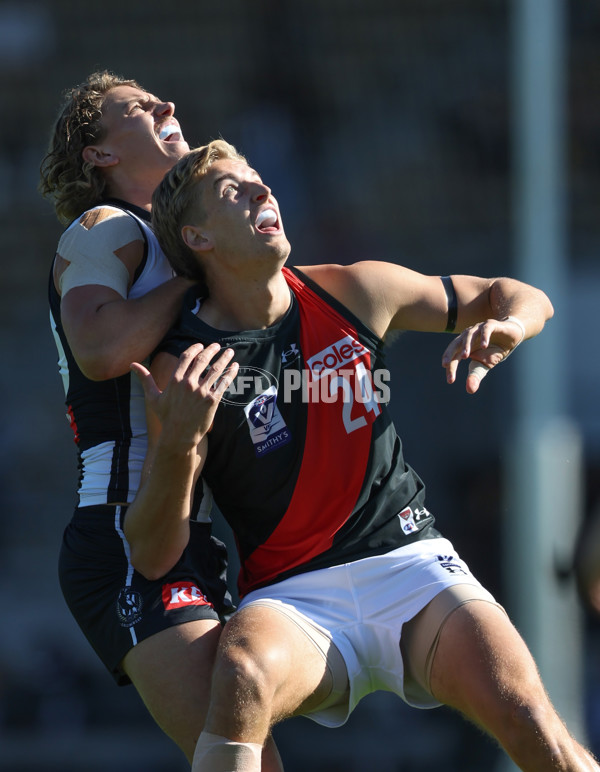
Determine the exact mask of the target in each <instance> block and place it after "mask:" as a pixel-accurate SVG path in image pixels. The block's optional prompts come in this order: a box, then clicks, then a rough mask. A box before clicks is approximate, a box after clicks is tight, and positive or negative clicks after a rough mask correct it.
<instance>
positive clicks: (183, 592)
mask: <svg viewBox="0 0 600 772" xmlns="http://www.w3.org/2000/svg"><path fill="white" fill-rule="evenodd" d="M162 599H163V604H164V607H165V610H166V611H170V610H171V609H175V608H183V607H184V606H212V603H211V602H210V601H209V600H208V598H207V597H206V595H205V594H204V593H203V592H202V591H201V590H200V589H199V588H198V587H196V585H195V584H194V583H193V582H174V583H173V584H165V585H163V588H162Z"/></svg>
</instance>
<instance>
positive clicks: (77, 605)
mask: <svg viewBox="0 0 600 772" xmlns="http://www.w3.org/2000/svg"><path fill="white" fill-rule="evenodd" d="M126 509H127V507H124V506H107V505H100V506H91V507H81V508H79V509H76V510H75V514H74V515H73V519H72V520H71V522H70V523H69V525H68V526H67V527H66V529H65V532H64V536H63V543H62V548H61V551H60V557H59V565H58V570H59V579H60V585H61V589H62V592H63V595H64V597H65V600H66V602H67V605H68V607H69V609H70V610H71V613H72V614H73V616H74V617H75V620H76V621H77V623H78V625H79V626H80V627H81V629H82V631H83V633H84V635H85V637H86V638H87V639H88V641H89V642H90V644H91V645H92V647H93V648H94V650H95V651H96V653H97V654H98V656H99V657H100V659H101V660H102V662H103V663H104V664H105V666H106V667H107V668H108V670H109V671H110V673H111V674H112V675H113V677H114V678H115V680H116V681H117V683H118V684H120V685H122V684H127V683H130V680H129V678H128V677H127V675H126V674H125V673H124V672H123V670H122V668H121V667H120V664H121V661H122V660H123V657H124V656H125V655H126V654H127V652H128V651H129V650H130V649H131V648H132V647H133V646H135V645H136V644H137V643H139V642H140V641H143V640H144V639H145V638H149V637H150V636H151V635H154V634H155V633H158V632H160V631H161V630H165V629H166V628H168V627H173V626H175V625H179V624H182V623H183V622H190V621H193V620H197V619H215V620H219V619H221V620H223V619H225V618H227V616H228V615H230V614H231V613H233V611H234V607H233V603H232V600H231V596H230V594H229V592H228V590H227V583H226V569H227V551H226V549H225V545H224V544H223V543H222V542H220V541H218V540H217V539H215V538H214V537H213V536H211V526H210V524H209V523H199V522H191V523H190V541H189V544H188V546H187V548H186V550H185V552H184V553H183V555H182V557H181V559H180V560H179V561H178V563H177V564H176V565H175V566H174V567H173V569H172V570H171V571H169V573H168V574H166V575H165V576H163V577H162V578H161V579H158V580H156V581H148V580H147V579H145V578H144V577H143V576H142V575H141V574H139V573H138V572H137V571H136V570H135V569H134V568H133V566H132V565H131V562H130V560H129V546H128V544H127V541H126V539H125V536H124V534H123V530H122V525H123V517H124V515H125V512H126Z"/></svg>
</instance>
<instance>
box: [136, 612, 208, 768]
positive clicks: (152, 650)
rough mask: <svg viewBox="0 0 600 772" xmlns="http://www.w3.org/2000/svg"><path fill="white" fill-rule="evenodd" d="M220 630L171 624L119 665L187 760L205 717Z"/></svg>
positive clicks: (204, 623) (201, 624) (195, 623)
mask: <svg viewBox="0 0 600 772" xmlns="http://www.w3.org/2000/svg"><path fill="white" fill-rule="evenodd" d="M221 630H222V626H221V624H220V623H219V622H218V621H216V620H213V619H201V620H196V621H192V622H185V623H183V624H180V625H175V626H174V627H169V628H167V629H165V630H161V631H160V632H159V633H156V634H155V635H152V636H150V637H149V638H146V639H145V640H143V641H141V642H140V643H139V644H138V645H137V646H134V648H133V649H131V650H130V651H129V652H128V653H127V655H126V656H125V658H124V660H123V669H124V670H125V672H126V673H127V675H128V676H129V678H130V679H131V681H132V683H133V684H134V686H135V688H136V689H137V691H138V692H139V694H140V696H141V698H142V700H143V701H144V703H145V705H146V707H147V708H148V710H149V711H150V713H151V714H152V716H153V718H154V719H155V721H156V722H157V723H158V724H159V726H160V727H161V728H162V729H163V730H164V731H165V732H166V733H167V734H168V735H169V736H170V737H171V738H172V739H173V740H174V741H175V742H176V743H177V744H178V745H179V746H180V747H181V748H182V750H183V751H184V752H185V754H186V755H187V756H188V758H190V759H191V757H192V755H193V752H194V747H195V745H196V741H197V739H198V736H199V734H200V732H201V731H202V728H203V725H204V721H205V718H206V711H207V707H208V700H209V695H210V681H211V675H212V668H213V664H214V659H215V654H216V650H217V645H218V641H219V636H220V634H221Z"/></svg>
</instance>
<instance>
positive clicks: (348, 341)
mask: <svg viewBox="0 0 600 772" xmlns="http://www.w3.org/2000/svg"><path fill="white" fill-rule="evenodd" d="M368 353H369V349H368V348H366V347H365V346H363V344H362V343H359V342H358V341H357V340H354V338H353V337H352V336H351V335H346V337H345V338H340V339H339V340H338V341H337V342H336V343H332V344H331V346H328V347H327V348H324V349H323V351H319V353H318V354H315V355H314V356H312V357H311V358H310V359H309V360H308V361H307V365H308V366H309V368H310V371H311V372H312V374H313V375H314V376H315V378H320V377H321V376H323V375H325V373H327V372H328V371H329V372H330V371H331V370H339V369H340V367H342V366H343V365H347V364H349V363H350V362H353V361H354V360H355V359H357V358H358V357H360V356H362V355H363V354H368Z"/></svg>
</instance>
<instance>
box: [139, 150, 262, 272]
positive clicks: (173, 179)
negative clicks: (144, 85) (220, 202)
mask: <svg viewBox="0 0 600 772" xmlns="http://www.w3.org/2000/svg"><path fill="white" fill-rule="evenodd" d="M224 158H225V159H231V160H232V161H242V162H243V163H247V160H246V158H245V157H244V156H243V155H241V154H240V153H238V151H237V150H236V148H235V147H234V146H233V145H230V144H229V143H228V142H225V140H223V139H215V140H213V141H212V142H209V143H208V145H203V146H202V147H198V148H195V149H194V150H190V152H189V153H187V154H186V155H184V156H183V158H181V159H180V160H179V161H178V162H177V163H176V164H175V166H174V167H173V168H172V169H171V170H170V171H168V172H167V174H166V175H165V176H164V177H163V179H162V182H161V183H160V184H159V186H158V187H157V188H156V190H155V191H154V194H153V196H152V229H153V230H154V233H155V234H156V237H157V239H158V241H159V243H160V245H161V247H162V249H163V252H164V253H165V255H166V256H167V257H168V259H169V262H170V263H171V265H172V266H173V269H174V270H175V272H176V273H177V274H179V275H180V276H185V277H187V278H188V279H195V280H196V281H198V282H203V281H204V276H203V272H202V268H201V266H200V264H199V262H198V260H197V258H196V256H195V254H194V252H193V251H192V250H191V249H190V248H189V247H188V246H187V244H186V243H185V242H184V240H183V238H182V236H181V229H182V228H183V226H184V225H185V224H186V220H187V218H188V217H190V216H191V214H192V212H193V213H194V215H196V216H200V218H202V216H203V213H202V205H201V201H200V189H199V187H198V186H197V185H196V184H195V183H196V182H197V181H198V180H199V179H201V178H202V177H204V175H205V174H206V173H207V171H208V170H209V168H210V166H211V165H212V164H213V163H214V162H215V161H219V160H221V159H224Z"/></svg>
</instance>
